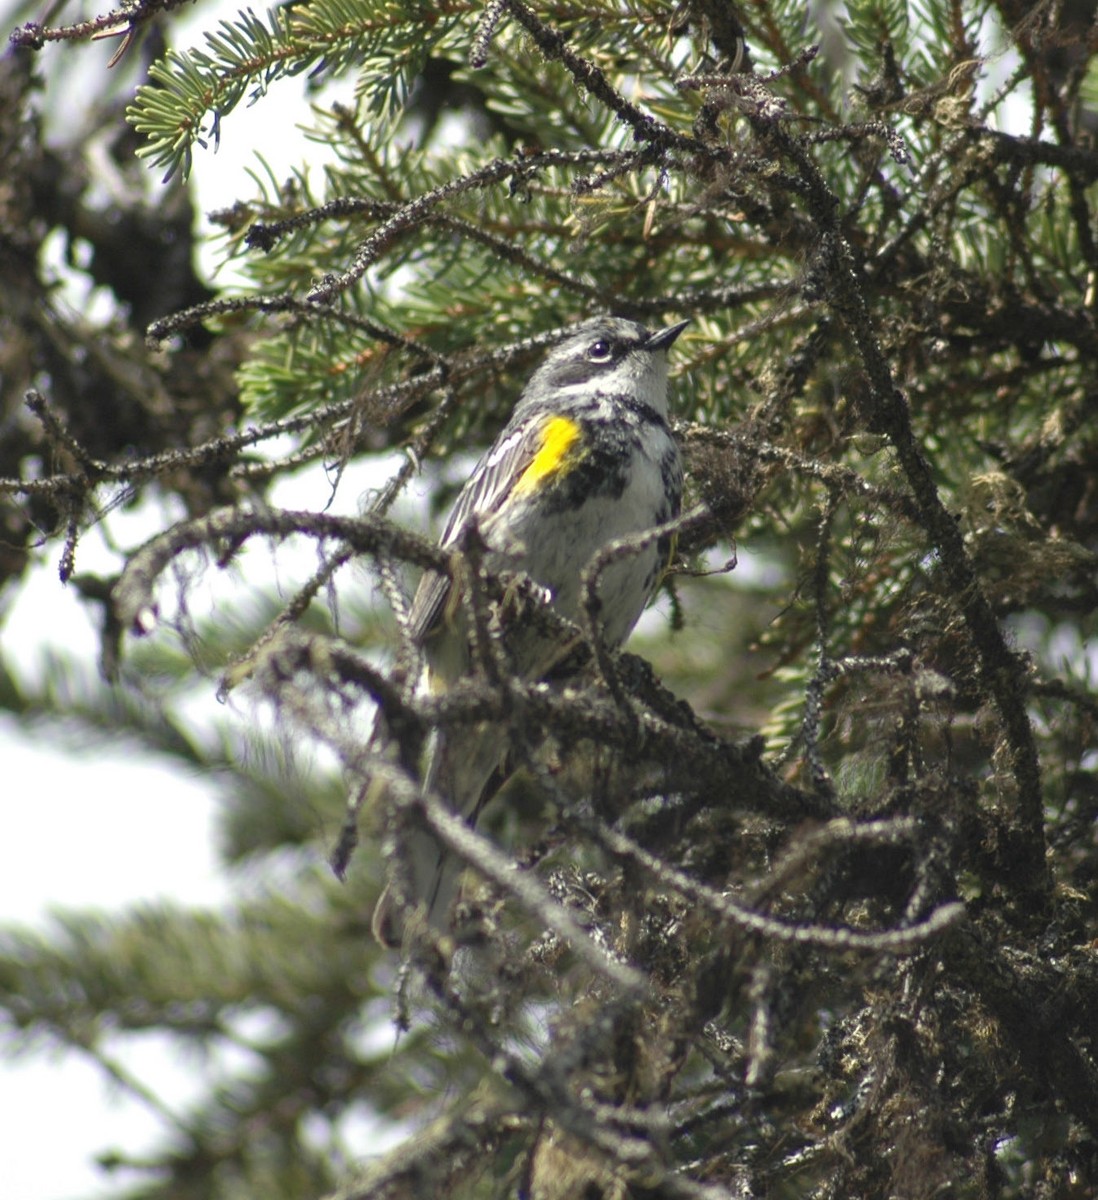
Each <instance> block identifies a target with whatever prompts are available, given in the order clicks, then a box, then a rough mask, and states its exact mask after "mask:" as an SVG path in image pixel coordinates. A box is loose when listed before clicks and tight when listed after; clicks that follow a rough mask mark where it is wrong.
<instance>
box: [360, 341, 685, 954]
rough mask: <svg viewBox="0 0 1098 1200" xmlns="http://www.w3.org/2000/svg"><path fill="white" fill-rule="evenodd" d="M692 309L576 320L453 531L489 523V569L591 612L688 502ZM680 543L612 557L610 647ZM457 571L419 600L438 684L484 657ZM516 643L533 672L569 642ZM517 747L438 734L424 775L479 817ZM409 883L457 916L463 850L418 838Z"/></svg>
mask: <svg viewBox="0 0 1098 1200" xmlns="http://www.w3.org/2000/svg"><path fill="white" fill-rule="evenodd" d="M687 324H688V322H687V321H683V322H681V323H680V324H678V325H672V326H670V327H669V328H667V329H661V330H659V331H658V332H655V333H653V332H651V331H650V330H648V329H646V328H645V327H644V326H643V325H639V324H637V323H636V322H634V321H627V320H623V319H622V318H618V317H595V318H594V319H592V320H588V321H584V322H583V323H582V324H580V325H577V326H576V328H575V329H574V331H573V332H572V333H570V334H569V335H568V336H567V337H565V338H564V340H563V341H561V342H560V343H559V344H558V345H556V346H555V347H554V348H553V349H552V350H550V351H549V353H548V355H547V356H546V358H545V361H544V362H543V363H542V364H541V366H540V367H539V368H538V369H537V371H535V372H534V374H533V375H532V376H531V378H530V381H529V382H528V383H527V385H526V387H525V388H524V389H523V391H522V394H521V395H520V396H519V399H518V403H517V404H516V406H515V411H514V413H513V415H512V417H511V419H510V421H509V422H508V423H507V425H506V427H505V428H504V429H503V431H502V432H501V433H500V435H499V437H498V438H496V441H495V444H494V445H493V446H492V447H491V449H490V450H489V451H488V452H487V454H485V455H484V457H483V458H481V460H480V461H479V462H478V463H477V465H476V466H475V467H474V469H473V473H472V475H471V476H470V477H469V480H468V482H467V483H466V484H465V486H464V488H463V489H462V491H461V494H460V495H459V496H458V499H457V502H456V504H455V505H454V510H453V512H452V513H451V515H450V519H449V521H448V523H447V525H446V530H445V532H444V533H443V535H442V540H441V545H442V546H444V547H446V546H456V545H458V544H459V543H460V542H461V539H462V537H463V535H464V534H465V532H466V531H467V529H468V528H469V527H470V525H471V524H472V523H473V522H475V524H476V528H477V532H478V534H479V536H480V538H481V539H482V542H483V545H484V547H485V548H486V549H485V566H486V567H487V569H488V570H489V571H492V572H499V571H516V572H521V573H522V574H524V575H526V576H527V577H529V578H530V579H531V580H532V581H533V582H534V583H535V584H536V585H538V586H539V587H540V588H542V589H544V591H545V592H546V593H547V595H548V598H549V599H550V602H551V604H552V606H553V608H554V609H555V610H556V611H557V612H558V613H560V615H561V616H564V617H567V618H569V619H570V620H572V621H576V620H578V618H579V612H580V605H581V603H582V600H583V597H582V594H581V593H582V576H583V571H584V568H585V567H586V566H587V565H588V563H589V562H590V561H591V560H592V558H593V557H594V556H595V555H596V554H597V553H598V552H599V550H600V549H601V548H602V547H603V546H605V545H606V544H607V543H608V542H610V541H612V540H613V539H615V538H619V537H623V536H625V535H628V534H634V533H639V532H641V531H643V530H647V529H651V528H652V527H653V526H656V525H660V524H662V523H663V522H665V521H669V520H671V519H672V518H674V517H676V516H677V515H678V514H679V509H680V506H681V502H682V463H681V460H680V457H679V450H678V447H677V445H676V444H675V441H674V439H673V438H672V436H671V430H670V428H669V427H668V423H667V351H668V350H669V349H670V347H671V344H672V343H673V342H674V341H675V339H676V338H677V337H678V336H679V334H680V333H681V332H682V330H683V329H684V328H685V326H686V325H687ZM667 553H668V547H667V545H666V544H664V545H663V546H662V547H661V546H659V545H657V544H655V543H653V544H652V545H650V546H647V547H645V548H644V549H642V550H641V551H640V552H639V553H635V554H631V555H629V556H628V557H624V558H621V559H618V560H616V561H614V562H612V563H610V564H609V565H608V566H607V567H606V569H605V571H604V572H603V573H602V575H601V577H600V579H599V590H598V599H599V601H600V605H599V616H600V620H601V633H602V637H603V639H604V640H605V642H606V643H607V644H608V645H610V646H619V645H621V643H622V642H624V641H625V639H626V638H627V637H628V636H629V634H630V632H631V631H632V629H633V626H634V625H635V624H636V622H637V618H638V617H639V616H640V615H641V612H642V611H643V609H644V607H645V605H646V604H647V603H648V601H649V599H650V598H651V596H652V593H653V591H654V589H655V587H656V584H657V583H658V581H659V577H660V573H661V569H662V568H663V566H664V565H665V562H666V557H667ZM452 588H453V583H452V581H451V579H450V578H449V576H446V575H441V574H438V573H436V572H429V573H428V574H427V575H425V576H424V578H423V579H422V580H421V581H420V584H419V588H418V590H417V591H416V594H415V598H414V600H413V602H412V609H411V614H410V627H411V633H412V636H413V637H414V638H415V639H416V641H417V642H418V644H419V645H421V646H422V648H423V652H424V656H425V658H426V661H427V671H428V677H429V684H430V686H431V688H432V689H433V690H439V689H442V690H444V689H445V688H446V687H447V686H448V685H449V684H451V683H453V682H454V681H455V680H458V679H460V678H462V677H463V676H465V675H467V674H468V673H469V672H470V671H471V670H472V669H473V658H472V652H471V648H470V639H469V628H468V620H467V618H466V616H465V614H464V611H463V606H462V605H461V604H460V602H459V598H458V597H454V596H452V595H451V591H452ZM504 645H505V648H506V652H507V656H508V658H509V660H510V664H511V665H512V666H513V667H514V669H515V671H516V672H517V674H518V675H519V676H520V677H522V678H525V679H538V678H541V677H543V676H544V675H545V674H546V673H547V672H549V671H550V670H551V669H552V668H553V667H554V666H555V665H556V664H557V662H558V660H559V659H560V658H561V657H562V655H563V654H565V653H566V652H567V650H568V649H569V646H567V645H565V646H561V645H557V644H554V643H551V642H550V641H549V640H547V638H546V637H545V636H544V635H542V636H538V635H537V634H535V633H532V632H530V631H523V632H521V633H519V634H517V635H516V636H513V637H511V638H508V637H507V635H506V632H505V633H504ZM506 751H507V746H506V744H505V739H503V738H502V737H501V736H500V734H499V732H498V731H492V730H490V729H483V730H482V729H479V728H478V729H464V728H463V729H462V730H461V731H460V733H455V734H451V735H447V734H445V733H444V732H439V733H438V734H437V735H436V737H435V739H434V741H433V744H432V745H431V747H430V749H429V754H430V759H429V762H428V765H427V768H426V771H425V773H424V784H423V786H424V788H425V789H429V790H430V791H431V792H432V793H433V794H436V795H438V796H440V797H441V798H442V799H443V800H444V801H445V803H446V804H447V806H448V807H450V808H451V809H453V810H454V811H455V812H459V813H461V814H462V815H464V816H465V817H466V818H467V819H470V820H471V819H473V817H474V816H475V814H476V813H477V811H478V810H479V807H480V806H481V804H482V803H483V801H484V799H485V796H484V795H483V793H484V792H485V790H486V788H487V787H488V785H489V783H490V781H491V780H492V777H493V775H494V774H495V773H496V771H497V769H498V768H499V766H500V765H501V761H502V760H503V758H504V756H505V754H506ZM409 850H410V862H409V863H408V866H409V870H410V883H411V887H412V894H411V895H410V896H408V897H407V899H408V900H409V901H410V903H411V904H412V905H413V906H415V907H416V908H417V909H418V910H419V912H420V914H421V917H425V918H426V919H428V920H429V921H430V922H431V924H432V925H434V926H436V927H439V928H441V927H444V924H445V920H446V918H447V916H448V913H449V908H450V904H451V901H452V900H453V892H454V887H455V885H456V881H457V877H458V874H459V872H460V864H454V863H448V862H447V861H446V856H445V852H444V851H443V849H442V848H441V847H440V845H439V843H438V842H437V841H435V839H434V838H433V837H432V836H431V835H430V834H429V833H428V832H427V831H421V832H417V833H416V834H414V835H413V837H412V838H411V839H410V846H409ZM393 910H394V906H393V904H392V898H391V895H390V892H389V889H386V891H385V892H384V893H383V895H382V897H381V899H380V900H379V901H378V905H377V908H376V910H375V912H374V921H373V928H374V933H375V935H376V936H377V938H378V940H379V941H380V942H382V943H383V944H385V945H393V944H395V943H397V942H398V941H399V939H400V936H401V929H402V928H403V925H402V923H401V921H400V920H399V919H398V917H397V914H396V913H395V912H394V911H393Z"/></svg>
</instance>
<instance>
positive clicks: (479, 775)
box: [372, 727, 503, 947]
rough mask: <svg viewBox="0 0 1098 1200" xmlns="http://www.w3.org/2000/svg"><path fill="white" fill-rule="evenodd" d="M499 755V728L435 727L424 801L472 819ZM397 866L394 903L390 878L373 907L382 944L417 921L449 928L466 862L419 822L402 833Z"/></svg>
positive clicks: (395, 943)
mask: <svg viewBox="0 0 1098 1200" xmlns="http://www.w3.org/2000/svg"><path fill="white" fill-rule="evenodd" d="M502 757H503V748H502V747H501V745H500V740H499V733H498V730H492V729H489V728H481V727H477V728H473V729H470V730H468V731H467V732H466V731H465V730H462V731H460V732H456V731H450V732H449V734H444V733H442V732H439V733H437V734H436V735H435V738H434V740H433V742H432V745H431V746H430V747H429V749H428V758H427V767H426V770H425V771H424V775H423V791H424V795H425V797H426V798H427V800H428V802H429V803H440V804H443V805H444V806H445V807H446V808H447V809H449V810H450V811H451V812H456V813H460V814H461V815H462V816H463V817H464V818H465V819H466V820H467V821H468V822H469V824H470V825H473V824H474V823H475V821H476V818H477V816H478V815H479V813H480V810H481V808H483V806H484V804H485V803H486V801H487V799H488V798H489V793H491V792H494V791H495V787H494V786H493V784H494V783H495V782H496V781H497V776H498V772H499V768H500V764H501V760H502ZM398 854H399V860H400V861H399V863H398V866H397V869H398V870H402V871H403V875H404V882H405V883H406V885H407V895H406V896H405V897H403V899H404V900H405V901H406V903H402V904H398V903H397V898H396V891H395V889H394V887H393V884H392V883H391V882H390V883H389V884H388V885H387V886H386V888H385V890H384V891H383V892H382V894H381V896H380V898H379V899H378V902H377V905H376V907H375V908H374V916H373V921H372V928H373V932H374V936H375V937H376V938H377V940H378V941H379V942H380V943H381V944H382V945H383V946H389V947H400V946H401V945H402V944H403V943H404V942H405V941H406V939H407V937H408V935H409V934H410V933H411V932H412V930H413V928H414V927H415V926H416V925H417V924H423V925H426V926H427V927H429V928H430V929H432V930H433V931H434V932H435V933H439V934H442V933H448V932H449V929H450V918H451V910H452V908H453V905H454V901H455V900H456V899H457V896H458V891H459V884H460V881H461V875H462V872H463V870H464V866H465V864H464V863H462V862H461V861H460V859H458V858H456V857H455V855H453V854H452V853H450V852H449V851H448V850H447V848H446V847H445V846H444V845H443V844H442V843H441V842H440V841H439V840H438V839H437V838H436V837H435V835H434V834H433V833H432V832H431V830H430V829H428V828H426V827H425V826H422V825H421V826H420V827H418V828H416V829H414V830H412V831H411V832H410V833H409V834H408V835H406V836H405V837H404V838H403V839H402V844H401V846H400V848H399V851H398Z"/></svg>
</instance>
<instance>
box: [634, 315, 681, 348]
mask: <svg viewBox="0 0 1098 1200" xmlns="http://www.w3.org/2000/svg"><path fill="white" fill-rule="evenodd" d="M689 324H690V321H689V319H687V320H685V321H680V322H679V323H678V324H677V325H668V327H667V328H666V329H658V330H656V332H655V333H651V334H649V335H648V340H647V341H646V342H645V343H644V348H645V349H646V350H670V349H671V347H672V345H673V344H674V341H675V339H676V338H677V337H678V336H679V334H680V333H682V331H683V330H684V329H685V328H686V327H687V325H689Z"/></svg>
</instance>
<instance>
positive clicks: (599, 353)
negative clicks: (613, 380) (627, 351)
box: [587, 338, 610, 362]
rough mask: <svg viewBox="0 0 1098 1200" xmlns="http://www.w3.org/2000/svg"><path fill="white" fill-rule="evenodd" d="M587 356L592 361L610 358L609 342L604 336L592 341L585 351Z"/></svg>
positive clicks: (602, 360)
mask: <svg viewBox="0 0 1098 1200" xmlns="http://www.w3.org/2000/svg"><path fill="white" fill-rule="evenodd" d="M587 357H588V358H589V359H590V360H591V361H592V362H606V361H607V359H609V358H610V343H609V342H608V341H607V340H606V338H599V340H598V341H597V342H592V343H591V347H590V349H589V350H588V351H587Z"/></svg>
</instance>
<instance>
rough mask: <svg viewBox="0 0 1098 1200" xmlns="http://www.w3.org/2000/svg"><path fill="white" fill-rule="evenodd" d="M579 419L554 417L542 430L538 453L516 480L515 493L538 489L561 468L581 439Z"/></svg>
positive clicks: (519, 493) (523, 493)
mask: <svg viewBox="0 0 1098 1200" xmlns="http://www.w3.org/2000/svg"><path fill="white" fill-rule="evenodd" d="M581 432H582V431H581V429H580V425H579V422H578V421H573V420H572V419H571V418H570V417H553V418H551V419H550V420H548V421H546V423H545V425H544V426H543V427H542V430H541V445H540V446H539V447H538V452H537V454H535V455H534V458H533V461H532V462H531V463H530V465H529V466H528V467H527V468H526V470H525V471H523V473H522V474H521V475H520V476H519V477H518V479H517V480H516V482H515V486H514V490H513V494H515V495H519V496H522V495H527V494H529V493H530V492H533V491H536V490H537V488H538V487H540V486H541V484H542V483H544V481H545V480H546V479H548V477H549V476H550V475H553V474H555V473H556V472H557V471H559V470H560V468H561V466H562V465H563V463H564V460H565V458H566V457H567V455H568V452H569V451H570V450H571V449H572V448H573V446H575V444H576V442H578V441H579V439H580V433H581Z"/></svg>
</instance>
